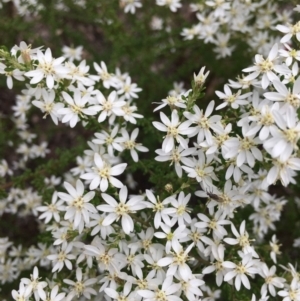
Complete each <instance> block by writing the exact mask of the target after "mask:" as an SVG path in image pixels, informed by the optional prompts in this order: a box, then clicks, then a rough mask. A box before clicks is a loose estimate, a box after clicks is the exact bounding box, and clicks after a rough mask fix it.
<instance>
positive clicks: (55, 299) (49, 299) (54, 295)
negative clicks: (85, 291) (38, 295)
mask: <svg viewBox="0 0 300 301" xmlns="http://www.w3.org/2000/svg"><path fill="white" fill-rule="evenodd" d="M58 288H59V286H58V285H55V286H54V287H53V288H52V290H51V292H48V293H47V296H46V298H45V299H43V298H42V300H43V301H61V300H63V298H64V297H65V295H66V293H59V294H58Z"/></svg>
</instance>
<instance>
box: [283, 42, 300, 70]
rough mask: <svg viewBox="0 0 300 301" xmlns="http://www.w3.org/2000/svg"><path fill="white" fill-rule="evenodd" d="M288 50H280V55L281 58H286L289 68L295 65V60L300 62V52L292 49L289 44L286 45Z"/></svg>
mask: <svg viewBox="0 0 300 301" xmlns="http://www.w3.org/2000/svg"><path fill="white" fill-rule="evenodd" d="M284 47H285V48H286V49H279V54H280V56H281V57H285V58H286V60H285V63H286V65H287V66H290V65H291V64H292V63H293V60H297V61H300V51H299V50H296V49H292V48H291V47H290V46H289V45H288V44H284Z"/></svg>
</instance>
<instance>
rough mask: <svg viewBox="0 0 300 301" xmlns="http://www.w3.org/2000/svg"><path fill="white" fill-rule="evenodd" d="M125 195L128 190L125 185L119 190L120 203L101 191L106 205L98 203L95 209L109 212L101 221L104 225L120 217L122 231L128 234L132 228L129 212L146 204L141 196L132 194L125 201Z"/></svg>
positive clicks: (142, 207) (133, 211)
mask: <svg viewBox="0 0 300 301" xmlns="http://www.w3.org/2000/svg"><path fill="white" fill-rule="evenodd" d="M127 195H128V190H127V187H126V186H123V187H122V188H121V189H120V191H119V200H120V203H118V202H117V201H116V200H115V199H114V198H113V197H111V196H110V195H108V194H106V193H102V194H101V196H102V198H103V199H104V201H105V202H106V203H107V205H99V206H97V209H98V210H100V211H103V212H108V213H109V214H108V216H106V217H105V219H104V220H103V222H102V224H103V225H104V226H108V225H111V224H112V223H113V222H114V221H118V220H119V219H120V218H121V222H122V228H123V231H124V232H125V233H126V234H129V233H130V232H132V231H133V229H134V223H133V220H132V218H131V217H130V213H135V212H136V210H141V209H144V208H145V207H146V204H145V202H143V199H144V197H143V196H133V197H131V198H130V199H129V200H128V201H127Z"/></svg>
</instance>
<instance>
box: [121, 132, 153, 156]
mask: <svg viewBox="0 0 300 301" xmlns="http://www.w3.org/2000/svg"><path fill="white" fill-rule="evenodd" d="M121 134H122V137H120V138H117V139H116V141H117V142H119V143H121V144H122V147H123V148H124V149H128V150H130V155H131V157H132V159H133V161H134V162H138V161H139V156H138V153H137V151H136V150H138V151H140V152H148V151H149V149H148V148H147V147H145V146H143V145H142V144H141V143H137V142H135V140H136V138H137V136H138V134H139V129H138V128H136V129H134V130H133V131H132V133H131V136H130V137H129V134H128V132H127V131H126V129H125V128H122V129H121Z"/></svg>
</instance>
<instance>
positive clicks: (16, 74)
mask: <svg viewBox="0 0 300 301" xmlns="http://www.w3.org/2000/svg"><path fill="white" fill-rule="evenodd" d="M5 69H6V65H4V64H3V63H0V74H4V75H5V76H6V85H7V88H8V89H12V88H13V80H12V78H15V79H17V80H18V81H24V80H25V78H24V76H23V75H24V73H25V72H24V71H20V70H19V69H14V70H12V71H7V70H5Z"/></svg>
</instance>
